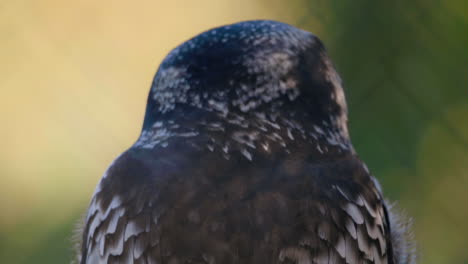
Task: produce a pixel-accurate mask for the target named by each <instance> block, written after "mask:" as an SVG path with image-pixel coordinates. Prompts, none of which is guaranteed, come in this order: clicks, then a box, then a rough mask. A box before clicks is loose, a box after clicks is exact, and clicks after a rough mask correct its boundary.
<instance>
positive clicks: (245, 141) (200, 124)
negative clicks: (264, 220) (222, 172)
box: [134, 111, 354, 159]
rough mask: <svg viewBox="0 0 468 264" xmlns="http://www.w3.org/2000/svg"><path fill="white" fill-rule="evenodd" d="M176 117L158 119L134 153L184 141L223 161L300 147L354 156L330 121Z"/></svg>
mask: <svg viewBox="0 0 468 264" xmlns="http://www.w3.org/2000/svg"><path fill="white" fill-rule="evenodd" d="M185 113H186V114H182V113H180V115H178V114H177V113H174V115H166V116H163V117H161V119H160V121H156V122H154V123H153V124H152V126H150V127H146V128H145V129H144V130H143V131H142V134H141V135H140V138H139V139H138V141H137V142H136V143H135V145H134V147H136V148H146V149H153V148H158V147H162V148H166V147H168V146H169V145H170V144H171V143H173V142H177V141H184V140H185V141H186V142H190V143H191V144H198V145H199V146H198V147H199V148H201V149H207V150H209V151H219V152H220V153H221V154H222V155H224V156H225V157H227V158H228V157H229V154H230V153H231V152H232V151H234V150H236V151H240V152H241V154H242V155H244V156H245V157H246V158H247V159H252V153H254V152H258V151H260V152H263V153H268V152H271V151H278V150H281V151H285V152H290V151H294V149H297V148H298V147H299V148H301V147H303V148H309V149H310V148H315V149H316V150H317V152H318V153H323V154H326V153H327V152H329V151H333V152H338V153H341V152H343V153H344V152H354V150H353V147H352V145H351V141H350V140H349V137H348V134H347V131H342V130H341V129H340V127H339V126H336V124H334V121H333V120H334V119H333V118H332V119H329V120H320V121H318V122H317V121H316V122H306V121H305V120H304V118H303V117H302V118H301V117H300V116H297V115H295V114H294V113H292V112H288V113H287V114H284V112H279V113H283V114H278V112H276V111H275V112H269V111H266V112H261V111H257V112H254V113H249V114H248V115H247V114H235V113H228V114H223V113H213V112H210V113H203V114H200V113H199V112H197V111H192V112H188V111H187V112H185Z"/></svg>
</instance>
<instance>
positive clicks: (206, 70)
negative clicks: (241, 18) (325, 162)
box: [143, 20, 348, 137]
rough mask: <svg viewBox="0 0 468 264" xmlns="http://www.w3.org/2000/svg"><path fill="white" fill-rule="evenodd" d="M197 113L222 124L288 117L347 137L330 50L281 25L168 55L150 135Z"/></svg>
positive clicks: (246, 27)
mask: <svg viewBox="0 0 468 264" xmlns="http://www.w3.org/2000/svg"><path fill="white" fill-rule="evenodd" d="M193 112H197V113H200V114H203V113H204V112H206V113H210V114H213V113H215V114H218V115H219V116H220V117H221V118H222V117H223V116H228V115H232V114H235V115H244V116H249V115H254V114H259V113H262V114H263V113H274V112H277V113H278V112H281V113H287V114H288V115H290V116H294V117H295V118H297V119H298V120H301V122H310V123H311V124H323V123H326V124H328V125H329V126H334V127H335V128H337V129H339V130H340V131H341V133H342V134H343V135H344V136H346V137H347V134H348V133H347V128H346V127H347V124H346V123H347V121H346V120H347V107H346V101H345V97H344V93H343V88H342V86H341V80H340V78H339V76H338V74H337V73H336V71H335V69H334V67H333V65H332V63H331V61H330V59H329V57H328V55H327V54H326V51H325V48H324V46H323V44H322V43H321V41H320V40H319V39H318V38H317V37H316V36H315V35H313V34H311V33H309V32H306V31H304V30H300V29H298V28H295V27H293V26H290V25H287V24H284V23H280V22H275V21H265V20H256V21H246V22H240V23H236V24H232V25H227V26H222V27H218V28H214V29H211V30H209V31H206V32H204V33H201V34H200V35H198V36H196V37H194V38H192V39H190V40H188V41H186V42H184V43H183V44H181V45H180V46H178V47H177V48H175V49H174V50H172V51H171V52H170V53H169V54H168V55H167V57H166V58H165V59H164V61H163V62H162V64H161V66H160V67H159V70H158V72H157V73H156V76H155V78H154V80H153V84H152V87H151V91H150V94H149V98H148V105H147V110H146V116H145V122H144V127H143V129H148V128H150V127H152V126H153V125H154V124H155V123H156V122H157V121H158V120H165V119H176V118H177V116H180V115H184V114H188V113H193Z"/></svg>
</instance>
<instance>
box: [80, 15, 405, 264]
mask: <svg viewBox="0 0 468 264" xmlns="http://www.w3.org/2000/svg"><path fill="white" fill-rule="evenodd" d="M346 118H347V109H346V102H345V99H344V93H343V90H342V87H341V80H340V79H339V77H338V75H337V73H336V71H335V70H334V68H333V66H332V64H331V62H330V60H329V58H328V56H327V55H326V53H325V50H324V48H323V45H322V44H321V42H320V41H319V40H318V39H317V38H316V37H315V36H314V35H312V34H310V33H308V32H305V31H302V30H299V29H296V28H294V27H292V26H289V25H286V24H283V23H279V22H273V21H248V22H242V23H238V24H233V25H229V26H225V27H220V28H216V29H213V30H210V31H207V32H205V33H202V34H201V35H199V36H197V37H195V38H194V39H191V40H189V41H187V42H185V43H184V44H182V45H181V46H179V47H177V48H176V49H175V50H173V51H172V52H171V53H170V54H169V55H168V56H167V58H166V59H165V60H164V61H163V63H162V64H161V67H160V69H159V70H158V73H157V74H156V77H155V79H154V82H153V86H152V88H151V91H150V95H149V97H148V106H147V111H146V116H145V122H144V126H143V131H142V134H141V136H140V138H139V139H138V141H137V142H136V143H135V144H134V146H132V147H131V148H130V149H128V150H127V151H126V152H124V153H123V154H122V155H121V156H119V157H118V158H117V159H116V160H115V161H114V162H113V163H112V164H111V166H110V167H109V169H108V170H107V171H106V173H105V175H104V176H103V178H102V180H101V182H100V183H99V185H98V187H97V188H96V191H95V193H94V195H93V198H92V201H91V205H90V208H89V210H88V214H87V217H86V219H85V225H84V228H83V234H82V242H81V254H80V255H79V256H78V259H79V262H81V263H159V264H166V263H167V264H185V263H207V264H215V263H223V264H229V263H245V264H247V263H284V264H286V263H291V264H292V263H296V264H306V263H310V264H313V263H316V264H322V263H327V264H331V263H351V264H354V263H394V264H402V263H412V262H411V260H410V258H411V252H410V251H405V250H404V248H402V247H401V245H405V246H406V245H408V244H407V241H406V240H405V237H404V236H399V237H398V240H393V237H394V236H396V235H395V234H401V232H400V233H399V232H398V230H397V231H395V230H393V226H391V225H392V223H395V222H397V220H396V219H397V216H396V215H394V214H391V213H389V210H387V208H386V203H385V201H384V199H383V197H382V194H381V190H380V186H379V185H378V182H377V180H376V179H375V178H373V177H372V176H371V175H370V174H369V171H368V170H367V167H366V166H365V165H364V163H362V162H361V161H360V159H359V158H358V157H357V155H356V153H355V151H354V149H353V147H352V144H351V141H350V139H349V135H348V131H347V128H346V122H347V121H346ZM389 219H390V220H389ZM395 243H399V245H396V244H395Z"/></svg>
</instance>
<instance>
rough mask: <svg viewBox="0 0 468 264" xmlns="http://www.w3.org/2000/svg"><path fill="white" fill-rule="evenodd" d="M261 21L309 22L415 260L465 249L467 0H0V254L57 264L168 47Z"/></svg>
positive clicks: (128, 136)
mask: <svg viewBox="0 0 468 264" xmlns="http://www.w3.org/2000/svg"><path fill="white" fill-rule="evenodd" d="M247 19H275V20H280V21H283V22H287V23H290V24H293V25H296V26H298V27H301V28H304V29H306V30H309V31H311V32H313V33H315V34H316V35H318V36H319V37H320V38H321V39H322V40H323V41H324V43H325V45H326V46H327V47H328V50H329V53H330V55H331V57H332V59H333V61H334V62H335V64H336V66H337V68H338V71H339V73H340V74H341V76H342V78H343V80H344V84H345V89H346V92H347V98H348V101H349V109H350V131H351V136H352V138H353V142H354V145H355V147H356V149H357V151H358V152H359V153H360V155H361V157H362V158H363V159H364V160H365V161H366V162H367V164H368V166H369V167H370V168H371V171H372V172H373V174H375V175H376V176H377V177H378V178H379V179H380V181H381V183H382V185H383V187H384V190H385V194H386V196H387V197H388V198H390V199H391V200H394V201H398V204H399V206H400V207H402V208H404V210H405V211H406V212H407V214H408V215H410V216H411V217H412V218H413V219H414V232H415V236H416V239H417V242H418V251H419V254H420V261H419V263H437V264H441V263H465V264H466V263H468V251H467V250H466V249H467V246H468V224H467V219H468V205H467V204H468V87H467V83H468V52H467V47H468V1H465V0H447V1H435V0H424V1H423V0H415V1H406V0H394V1H374V0H354V1H337V0H329V1H323V0H322V1H321V0H309V1H306V0H292V1H279V0H274V1H273V0H268V1H267V0H257V1H254V0H224V1H219V0H211V1H208V0H198V1H156V0H153V1H115V0H113V1H111V0H105V1H92V0H84V1H57V0H42V1H32V0H19V1H2V2H1V3H0V37H1V40H0V58H1V60H2V63H0V73H1V74H0V89H1V97H2V101H1V104H0V124H1V128H0V139H1V141H2V143H1V148H0V212H1V214H0V263H67V262H69V261H70V259H71V255H72V250H71V245H72V242H71V236H72V232H73V229H74V227H75V224H76V222H77V221H78V219H79V218H80V217H81V216H82V214H83V213H84V211H85V210H86V207H87V206H88V202H89V200H90V197H91V194H92V192H93V190H94V187H95V185H96V184H97V182H98V180H99V179H100V177H101V175H102V174H103V172H104V171H105V169H106V168H107V166H108V165H109V163H110V162H111V161H112V160H113V159H114V158H115V157H116V156H117V155H118V154H119V153H120V152H122V151H124V150H125V149H126V148H128V147H129V146H130V145H131V144H133V142H134V141H135V140H136V139H137V137H138V135H139V131H140V128H141V125H142V120H143V113H144V108H145V102H146V96H147V93H148V90H149V87H150V84H151V81H152V78H153V74H154V73H155V71H156V69H157V67H158V65H159V63H160V62H161V60H162V59H163V57H164V56H165V54H167V53H168V52H169V51H170V50H171V49H172V48H173V47H175V46H176V45H178V44H180V43H181V42H183V41H185V40H186V39H188V38H190V37H192V36H194V35H196V34H198V33H200V32H201V31H204V30H207V29H209V28H212V27H215V26H219V25H223V24H227V23H232V22H237V21H240V20H247Z"/></svg>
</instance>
